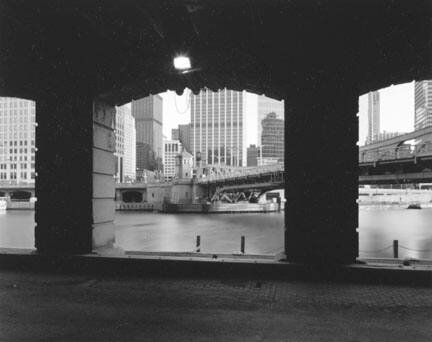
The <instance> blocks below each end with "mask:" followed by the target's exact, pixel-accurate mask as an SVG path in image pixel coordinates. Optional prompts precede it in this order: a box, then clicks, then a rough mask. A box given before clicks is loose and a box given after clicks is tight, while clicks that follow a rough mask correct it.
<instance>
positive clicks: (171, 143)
mask: <svg viewBox="0 0 432 342" xmlns="http://www.w3.org/2000/svg"><path fill="white" fill-rule="evenodd" d="M181 152H182V145H181V143H180V141H179V140H164V141H163V175H164V180H165V181H170V180H173V179H174V177H175V175H176V157H177V155H178V154H179V153H181Z"/></svg>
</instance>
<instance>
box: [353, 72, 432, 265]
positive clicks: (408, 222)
mask: <svg viewBox="0 0 432 342" xmlns="http://www.w3.org/2000/svg"><path fill="white" fill-rule="evenodd" d="M430 96H432V81H428V80H426V81H414V82H411V83H405V84H400V85H396V86H391V87H387V88H383V89H380V90H377V91H373V92H370V93H368V94H366V95H363V96H361V97H360V99H359V104H360V106H359V107H360V111H359V116H360V144H359V145H360V155H359V169H360V175H359V183H360V188H359V199H358V203H359V250H360V251H359V252H360V258H363V259H368V258H392V259H432V234H431V233H430V229H429V222H430V216H431V213H432V211H431V210H432V209H431V208H432V192H431V191H430V188H431V187H430V186H429V184H431V183H432V173H431V170H432V164H431V162H430V159H431V156H432V152H431V149H430V146H431V145H432V107H431V106H430V105H429V104H428V98H430ZM408 262H409V261H408Z"/></svg>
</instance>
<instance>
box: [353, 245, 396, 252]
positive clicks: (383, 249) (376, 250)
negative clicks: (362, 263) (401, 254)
mask: <svg viewBox="0 0 432 342" xmlns="http://www.w3.org/2000/svg"><path fill="white" fill-rule="evenodd" d="M392 247H393V245H389V246H387V247H384V248H381V249H374V250H371V251H362V250H359V252H360V253H376V252H383V251H385V250H387V249H389V248H392Z"/></svg>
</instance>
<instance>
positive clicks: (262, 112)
mask: <svg viewBox="0 0 432 342" xmlns="http://www.w3.org/2000/svg"><path fill="white" fill-rule="evenodd" d="M269 113H275V114H276V118H278V119H281V120H284V119H285V114H284V113H285V103H284V101H283V100H282V101H278V100H275V99H272V98H270V97H267V96H264V95H260V96H258V140H257V142H258V144H260V143H261V134H262V129H263V128H262V121H263V120H264V119H265V118H266V117H267V114H269Z"/></svg>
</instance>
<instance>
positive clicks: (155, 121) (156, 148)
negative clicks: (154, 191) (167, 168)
mask: <svg viewBox="0 0 432 342" xmlns="http://www.w3.org/2000/svg"><path fill="white" fill-rule="evenodd" d="M162 105H163V100H162V97H161V96H159V95H150V96H148V97H145V98H142V99H139V100H134V101H132V115H133V117H134V118H135V127H136V167H137V169H138V170H139V171H142V170H162V147H163V146H162V139H163V135H162V122H163V120H162Z"/></svg>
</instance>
